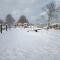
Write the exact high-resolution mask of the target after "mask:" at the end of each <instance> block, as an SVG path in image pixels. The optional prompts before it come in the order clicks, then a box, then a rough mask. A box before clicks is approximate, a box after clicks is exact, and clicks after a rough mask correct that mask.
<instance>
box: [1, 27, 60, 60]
mask: <svg viewBox="0 0 60 60" xmlns="http://www.w3.org/2000/svg"><path fill="white" fill-rule="evenodd" d="M0 60H60V31H59V30H57V31H56V30H49V31H47V30H41V31H39V32H32V31H30V32H27V30H26V29H20V28H17V29H11V30H8V31H7V32H6V31H4V32H3V33H2V34H0Z"/></svg>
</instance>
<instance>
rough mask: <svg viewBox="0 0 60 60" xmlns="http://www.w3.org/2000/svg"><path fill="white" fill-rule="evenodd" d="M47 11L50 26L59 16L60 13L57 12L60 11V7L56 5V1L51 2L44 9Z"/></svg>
mask: <svg viewBox="0 0 60 60" xmlns="http://www.w3.org/2000/svg"><path fill="white" fill-rule="evenodd" d="M43 10H44V11H46V12H47V15H48V27H49V26H50V24H51V23H50V22H51V20H52V19H55V18H57V16H58V14H57V12H60V7H56V4H55V2H50V3H49V4H47V5H46V8H44V9H43Z"/></svg>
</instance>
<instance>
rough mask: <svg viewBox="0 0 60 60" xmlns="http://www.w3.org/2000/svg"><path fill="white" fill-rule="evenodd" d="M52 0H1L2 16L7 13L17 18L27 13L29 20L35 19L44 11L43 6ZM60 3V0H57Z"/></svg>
mask: <svg viewBox="0 0 60 60" xmlns="http://www.w3.org/2000/svg"><path fill="white" fill-rule="evenodd" d="M51 1H52V0H0V18H1V19H4V18H5V17H6V15H7V14H12V16H13V17H14V18H15V19H16V20H17V19H18V18H19V17H20V16H21V15H25V16H26V17H27V18H28V19H29V20H34V19H35V18H36V17H37V16H39V15H40V14H41V13H42V8H43V7H44V6H45V5H46V4H47V3H48V2H51ZM55 1H56V3H57V5H59V2H60V0H55Z"/></svg>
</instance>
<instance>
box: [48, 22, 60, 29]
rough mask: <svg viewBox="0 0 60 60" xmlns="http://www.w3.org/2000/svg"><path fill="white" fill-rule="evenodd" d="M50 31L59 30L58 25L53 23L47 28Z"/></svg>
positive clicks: (59, 25) (59, 24)
mask: <svg viewBox="0 0 60 60" xmlns="http://www.w3.org/2000/svg"><path fill="white" fill-rule="evenodd" d="M49 28H50V29H52V28H54V29H60V23H53V24H51V25H50V26H49Z"/></svg>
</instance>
